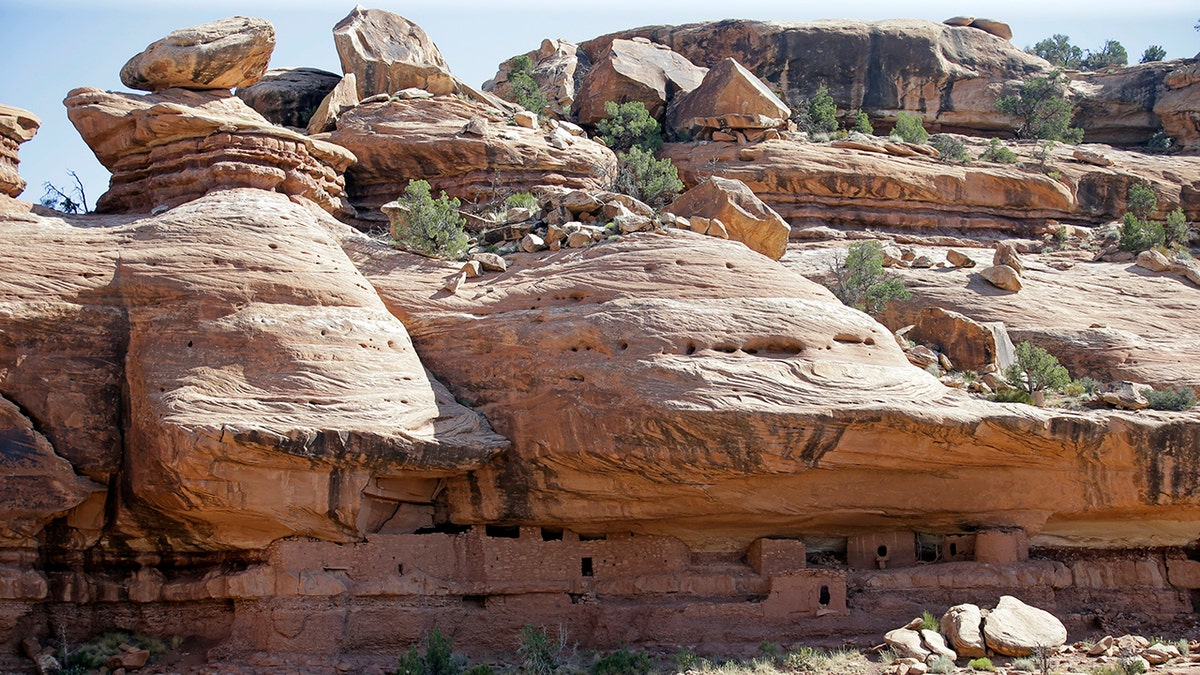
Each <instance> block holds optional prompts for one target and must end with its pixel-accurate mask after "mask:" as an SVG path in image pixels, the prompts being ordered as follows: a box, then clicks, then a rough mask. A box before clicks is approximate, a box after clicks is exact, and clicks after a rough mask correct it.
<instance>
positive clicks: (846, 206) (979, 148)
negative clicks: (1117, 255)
mask: <svg viewBox="0 0 1200 675" xmlns="http://www.w3.org/2000/svg"><path fill="white" fill-rule="evenodd" d="M966 140H967V144H968V152H970V154H971V155H972V156H978V155H979V154H981V153H982V152H983V150H984V146H985V145H986V144H985V143H984V142H983V141H982V140H971V139H966ZM1014 149H1015V150H1016V151H1017V152H1018V154H1019V156H1020V158H1021V161H1022V162H1025V163H1027V164H1028V165H1031V166H1032V165H1035V164H1036V162H1037V160H1036V159H1034V158H1033V157H1032V153H1033V151H1034V149H1035V145H1034V144H1032V143H1027V144H1021V145H1016V146H1014ZM1106 153H1107V154H1108V155H1109V156H1110V157H1112V158H1113V159H1114V161H1115V164H1114V165H1113V166H1110V167H1100V166H1093V165H1090V164H1081V163H1079V162H1075V161H1073V160H1072V159H1071V154H1072V149H1071V148H1070V147H1069V146H1061V147H1057V148H1055V149H1054V150H1052V152H1051V158H1050V160H1048V161H1049V162H1050V164H1049V166H1050V168H1051V169H1053V171H1055V172H1056V175H1057V178H1052V177H1050V176H1049V175H1046V174H1045V173H1042V172H1040V171H1035V170H1027V169H1021V168H1018V167H1016V166H1014V165H1007V164H994V163H989V162H973V163H971V164H970V165H968V166H950V165H947V164H944V163H942V162H939V161H937V160H936V159H932V158H926V157H892V156H888V155H883V154H879V153H874V152H860V151H856V150H851V149H844V148H836V147H831V146H830V145H826V144H819V143H801V142H794V141H787V140H778V141H767V142H763V143H758V144H756V145H754V146H752V147H738V146H736V145H733V144H724V143H721V144H717V143H710V144H706V145H695V144H691V143H668V144H667V145H666V146H664V147H663V150H662V153H661V154H662V156H665V157H669V158H670V159H671V160H672V161H673V162H674V163H675V165H676V167H678V169H679V176H680V178H681V179H682V180H683V182H684V183H685V184H686V185H688V186H692V185H695V184H696V183H698V182H699V181H701V180H703V179H704V178H705V177H707V176H709V175H712V174H714V173H715V174H718V175H721V176H724V177H726V178H734V179H737V180H740V181H742V182H743V183H745V184H746V185H748V186H749V187H750V189H751V190H753V191H754V194H756V195H757V196H758V197H759V198H760V199H762V200H763V201H764V202H766V203H767V205H768V206H770V207H771V208H772V209H774V210H775V211H776V212H777V213H779V215H780V216H782V217H783V219H784V220H785V221H787V222H788V223H790V224H791V225H793V226H804V225H830V226H842V227H849V228H853V229H862V228H864V227H870V228H876V229H877V228H887V229H892V230H900V231H905V232H914V231H921V230H931V229H938V230H959V231H963V232H970V231H975V230H996V231H1000V232H1009V233H1013V234H1020V235H1024V236H1028V237H1034V236H1038V237H1040V236H1041V234H1042V231H1043V230H1044V228H1045V223H1046V220H1047V219H1055V220H1060V221H1062V222H1070V223H1078V224H1094V225H1098V224H1102V223H1107V222H1110V221H1112V220H1116V219H1120V218H1121V217H1122V216H1123V215H1124V213H1125V210H1126V208H1125V202H1124V195H1125V194H1126V193H1127V192H1128V190H1129V185H1130V184H1131V183H1132V182H1135V181H1143V182H1145V183H1147V184H1149V185H1151V186H1152V187H1153V189H1154V191H1155V193H1156V194H1157V195H1158V196H1159V206H1160V207H1161V208H1163V209H1166V210H1167V211H1169V210H1171V209H1174V208H1175V207H1176V206H1181V207H1182V208H1183V210H1184V212H1185V213H1186V214H1188V219H1189V220H1197V219H1200V158H1197V157H1188V156H1174V157H1150V156H1146V155H1145V154H1142V153H1137V152H1124V151H1119V150H1111V151H1106Z"/></svg>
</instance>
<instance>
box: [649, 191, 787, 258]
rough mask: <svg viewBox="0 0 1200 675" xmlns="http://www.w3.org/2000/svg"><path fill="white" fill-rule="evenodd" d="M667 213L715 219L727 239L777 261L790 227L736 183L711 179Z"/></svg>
mask: <svg viewBox="0 0 1200 675" xmlns="http://www.w3.org/2000/svg"><path fill="white" fill-rule="evenodd" d="M667 211H668V212H670V213H674V214H675V215H677V216H683V217H685V218H691V217H693V216H701V217H703V218H715V219H718V220H720V221H721V222H722V223H723V224H724V225H725V228H726V230H727V231H728V233H729V238H730V239H733V240H734V241H740V242H742V243H743V244H745V245H746V246H747V247H748V248H750V249H751V250H753V251H758V252H759V253H761V254H763V255H765V256H767V257H768V258H772V259H774V260H779V259H780V258H782V257H783V254H784V253H786V252H787V242H788V234H789V233H790V232H791V228H789V227H788V224H787V223H785V222H784V221H783V218H780V217H779V214H778V213H775V212H774V211H773V210H771V207H769V206H767V205H766V204H764V203H763V202H762V200H760V199H759V198H758V197H755V196H754V193H753V192H751V191H750V188H748V187H746V184H745V183H743V182H741V181H739V180H732V179H729V178H721V177H720V176H713V177H711V178H709V179H708V180H707V181H705V182H703V183H701V184H700V185H697V186H696V187H694V188H692V189H691V190H688V191H687V192H685V193H684V194H683V196H681V197H680V198H679V199H677V200H675V202H674V203H673V204H671V205H670V206H669V207H667Z"/></svg>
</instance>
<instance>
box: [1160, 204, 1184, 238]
mask: <svg viewBox="0 0 1200 675" xmlns="http://www.w3.org/2000/svg"><path fill="white" fill-rule="evenodd" d="M1163 234H1164V236H1165V237H1166V243H1167V245H1168V246H1171V245H1175V246H1187V245H1188V243H1189V242H1190V240H1191V237H1190V236H1188V226H1187V216H1186V215H1184V213H1183V207H1176V209H1175V210H1174V211H1172V212H1170V213H1168V214H1167V222H1166V224H1164V225H1163Z"/></svg>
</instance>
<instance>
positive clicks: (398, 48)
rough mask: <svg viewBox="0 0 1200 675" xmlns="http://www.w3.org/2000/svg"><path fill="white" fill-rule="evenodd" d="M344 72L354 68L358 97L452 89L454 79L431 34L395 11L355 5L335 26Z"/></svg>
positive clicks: (444, 92) (335, 37)
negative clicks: (410, 89)
mask: <svg viewBox="0 0 1200 675" xmlns="http://www.w3.org/2000/svg"><path fill="white" fill-rule="evenodd" d="M333 41H334V44H336V45H337V52H338V58H340V59H341V62H342V72H343V73H354V75H355V76H356V77H357V83H358V97H359V98H360V99H363V98H367V97H368V96H374V95H375V94H394V93H395V92H398V91H400V90H402V89H408V88H409V87H416V88H418V89H425V90H427V91H428V92H429V93H431V94H451V93H454V92H455V90H456V82H455V80H454V77H453V76H452V75H451V74H450V67H449V66H447V65H446V60H445V59H444V58H442V53H441V52H440V51H439V50H438V48H437V45H435V44H434V43H433V40H431V39H429V35H427V34H426V33H425V31H424V30H423V29H422V28H421V27H420V26H418V25H416V24H415V23H413V22H411V21H409V20H408V19H405V18H404V17H402V16H400V15H399V14H393V13H391V12H387V11H384V10H382V9H364V8H363V7H361V6H359V7H355V8H354V10H353V11H351V12H350V14H349V15H347V16H346V18H344V19H342V20H341V21H340V22H339V23H338V25H336V26H334V28H333Z"/></svg>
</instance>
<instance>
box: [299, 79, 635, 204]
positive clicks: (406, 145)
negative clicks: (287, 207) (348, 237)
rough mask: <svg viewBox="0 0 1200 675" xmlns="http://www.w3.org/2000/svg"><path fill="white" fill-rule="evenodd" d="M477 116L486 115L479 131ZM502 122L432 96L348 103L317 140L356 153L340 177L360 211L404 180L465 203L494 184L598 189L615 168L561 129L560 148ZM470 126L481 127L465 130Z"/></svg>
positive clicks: (386, 197)
mask: <svg viewBox="0 0 1200 675" xmlns="http://www.w3.org/2000/svg"><path fill="white" fill-rule="evenodd" d="M484 120H491V123H489V124H487V125H486V129H484V125H482V122H483V121H484ZM507 121H508V120H507V117H506V116H505V115H504V114H502V113H500V112H499V111H497V110H495V109H494V108H490V107H487V106H485V105H483V104H480V103H475V102H471V101H464V100H462V99H460V98H457V97H452V96H439V97H434V98H430V99H424V100H396V101H391V102H389V103H367V104H362V105H359V106H356V107H354V108H351V109H349V110H347V111H345V112H344V113H342V116H341V117H340V118H339V119H338V124H337V130H336V131H334V132H332V133H331V134H329V135H328V136H322V137H321V138H326V139H327V140H329V141H331V142H333V143H336V144H338V145H340V146H342V147H344V148H346V149H348V150H350V151H351V152H352V153H353V154H354V155H355V157H357V158H358V162H357V163H356V164H355V165H354V166H353V167H352V168H351V169H350V170H349V172H348V175H349V177H350V182H351V187H350V189H351V191H352V194H351V198H352V199H353V200H354V203H355V205H356V206H358V207H359V208H360V210H361V211H362V212H363V215H364V216H366V215H368V212H373V211H374V210H376V209H378V208H379V206H380V205H382V204H384V203H385V202H388V201H391V200H392V199H395V198H396V197H397V196H398V195H399V194H401V193H402V192H403V191H404V188H405V187H406V186H407V185H408V182H409V181H410V180H417V179H422V180H427V181H429V184H430V185H431V186H432V188H433V190H434V194H438V192H440V191H441V190H445V191H446V192H447V193H448V194H450V195H451V196H454V197H458V198H460V199H462V200H463V201H465V202H472V201H480V202H485V201H487V200H489V199H493V198H494V197H496V196H497V192H496V191H497V190H498V189H501V188H502V189H503V190H506V191H522V190H524V191H528V190H530V189H531V188H533V187H535V186H538V185H560V186H565V187H572V188H599V187H601V186H602V183H603V182H604V180H605V177H606V176H611V175H613V173H614V172H615V171H616V156H615V155H613V153H612V151H611V150H609V149H608V148H606V147H604V146H603V145H601V144H600V143H596V142H594V141H591V140H588V139H586V138H580V137H576V136H571V135H569V134H565V135H564V136H562V137H560V139H561V140H562V143H561V145H562V146H563V147H561V148H560V147H556V146H555V145H554V144H552V143H551V138H550V136H549V134H548V133H547V132H545V131H543V130H542V129H540V128H539V129H526V128H523V127H518V126H507ZM470 125H473V126H474V127H475V128H477V129H480V130H482V131H483V133H482V134H479V133H466V130H467V128H468V126H470ZM498 175H499V176H503V185H502V186H500V185H497V184H496V178H497V176H498Z"/></svg>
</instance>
